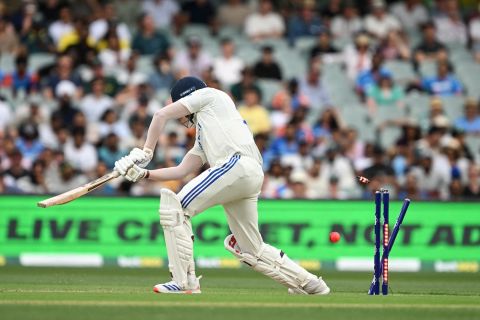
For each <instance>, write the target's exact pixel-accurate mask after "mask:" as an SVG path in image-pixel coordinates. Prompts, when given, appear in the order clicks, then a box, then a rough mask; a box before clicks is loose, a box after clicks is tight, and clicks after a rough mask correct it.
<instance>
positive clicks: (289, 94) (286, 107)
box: [272, 78, 310, 116]
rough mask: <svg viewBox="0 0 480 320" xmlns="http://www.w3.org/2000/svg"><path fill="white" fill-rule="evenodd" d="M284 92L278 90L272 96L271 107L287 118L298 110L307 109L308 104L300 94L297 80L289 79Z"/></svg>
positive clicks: (306, 98)
mask: <svg viewBox="0 0 480 320" xmlns="http://www.w3.org/2000/svg"><path fill="white" fill-rule="evenodd" d="M285 87H286V88H285V89H284V90H280V91H278V92H277V93H275V95H274V96H273V99H272V107H273V108H274V109H277V110H281V112H285V113H286V114H287V115H288V116H290V115H291V113H292V112H293V111H295V110H297V109H299V108H308V107H309V106H310V102H309V101H308V97H307V96H306V95H304V94H303V93H301V92H300V88H299V86H298V81H297V79H295V78H294V79H291V80H290V81H288V83H287V84H286V86H285Z"/></svg>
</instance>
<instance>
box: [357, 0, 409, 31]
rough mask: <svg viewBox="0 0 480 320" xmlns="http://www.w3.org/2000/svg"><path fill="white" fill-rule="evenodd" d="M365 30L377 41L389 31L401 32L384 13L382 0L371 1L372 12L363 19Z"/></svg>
mask: <svg viewBox="0 0 480 320" xmlns="http://www.w3.org/2000/svg"><path fill="white" fill-rule="evenodd" d="M365 30H366V31H367V32H368V33H370V34H371V35H373V36H374V37H376V38H377V39H383V38H385V37H386V36H387V34H388V33H389V32H390V31H393V30H401V25H400V22H398V20H397V18H395V16H393V15H391V14H389V13H388V12H387V11H386V8H385V2H384V0H372V11H371V13H370V14H369V15H367V16H366V17H365Z"/></svg>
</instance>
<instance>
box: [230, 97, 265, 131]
mask: <svg viewBox="0 0 480 320" xmlns="http://www.w3.org/2000/svg"><path fill="white" fill-rule="evenodd" d="M259 100H260V99H259V96H258V93H257V92H256V91H255V90H254V89H249V90H246V91H245V93H244V98H243V101H244V104H243V105H241V106H240V107H239V108H238V112H240V115H241V116H242V118H243V119H244V121H246V124H247V125H248V127H249V128H250V131H251V132H252V134H253V135H256V134H259V133H268V132H269V131H270V128H271V124H270V119H269V117H268V111H267V109H266V108H265V107H264V106H262V105H260V104H259Z"/></svg>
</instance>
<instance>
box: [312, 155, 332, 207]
mask: <svg viewBox="0 0 480 320" xmlns="http://www.w3.org/2000/svg"><path fill="white" fill-rule="evenodd" d="M326 173H327V172H326V171H325V170H323V167H322V161H321V160H320V159H315V160H314V162H313V165H312V167H311V168H310V170H309V171H308V179H307V190H308V191H307V192H308V193H307V196H308V198H310V199H326V198H328V194H329V177H328V176H327V174H326Z"/></svg>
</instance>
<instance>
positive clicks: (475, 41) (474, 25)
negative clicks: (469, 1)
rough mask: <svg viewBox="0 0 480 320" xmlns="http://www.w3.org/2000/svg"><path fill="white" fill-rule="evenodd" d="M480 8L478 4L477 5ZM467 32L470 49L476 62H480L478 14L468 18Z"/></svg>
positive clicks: (479, 17) (479, 22) (479, 21)
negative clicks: (470, 44)
mask: <svg viewBox="0 0 480 320" xmlns="http://www.w3.org/2000/svg"><path fill="white" fill-rule="evenodd" d="M479 9H480V6H479ZM468 33H469V36H470V38H471V39H472V50H473V54H474V56H475V59H476V60H477V62H480V16H477V17H475V18H473V19H472V20H470V23H469V25H468Z"/></svg>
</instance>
